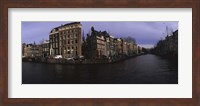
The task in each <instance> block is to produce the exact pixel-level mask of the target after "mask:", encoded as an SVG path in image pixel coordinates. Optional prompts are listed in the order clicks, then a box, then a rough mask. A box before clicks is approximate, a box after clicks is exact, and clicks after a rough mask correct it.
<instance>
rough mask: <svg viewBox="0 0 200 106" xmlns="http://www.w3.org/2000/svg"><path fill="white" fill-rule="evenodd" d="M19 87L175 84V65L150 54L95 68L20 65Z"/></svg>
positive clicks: (29, 63)
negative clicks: (30, 85)
mask: <svg viewBox="0 0 200 106" xmlns="http://www.w3.org/2000/svg"><path fill="white" fill-rule="evenodd" d="M22 84H178V63H177V62H174V61H171V60H168V59H165V58H162V57H159V56H156V55H152V54H147V55H141V56H137V57H133V58H131V59H127V60H124V61H120V62H117V63H112V64H96V65H63V64H44V63H31V62H22Z"/></svg>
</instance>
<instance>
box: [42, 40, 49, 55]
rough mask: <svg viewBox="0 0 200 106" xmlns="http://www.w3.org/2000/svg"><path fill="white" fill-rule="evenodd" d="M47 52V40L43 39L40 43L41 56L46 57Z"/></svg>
mask: <svg viewBox="0 0 200 106" xmlns="http://www.w3.org/2000/svg"><path fill="white" fill-rule="evenodd" d="M49 53H50V51H49V40H44V41H43V43H42V57H48V56H49Z"/></svg>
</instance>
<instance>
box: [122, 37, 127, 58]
mask: <svg viewBox="0 0 200 106" xmlns="http://www.w3.org/2000/svg"><path fill="white" fill-rule="evenodd" d="M122 53H123V54H124V55H128V43H127V42H126V41H125V40H123V39H122Z"/></svg>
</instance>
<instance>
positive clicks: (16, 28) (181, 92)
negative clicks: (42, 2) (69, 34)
mask: <svg viewBox="0 0 200 106" xmlns="http://www.w3.org/2000/svg"><path fill="white" fill-rule="evenodd" d="M8 12H9V13H8V17H9V19H8V20H9V21H8V25H9V27H8V32H9V33H8V38H9V41H8V42H9V43H8V45H9V51H8V53H9V55H8V56H9V57H8V58H9V59H8V62H9V63H8V78H9V79H8V85H9V86H8V91H9V92H8V97H9V98H192V9H191V8H182V9H178V8H176V9H175V8H173V9H169V8H168V9H165V8H162V9H158V8H156V9H153V8H151V9H149V8H148V9H145V8H143V9H133V8H123V9H122V8H120V9H119V8H115V9H114V8H112V9H111V8H106V9H105V8H104V9H99V8H95V9H94V8H92V9H88V8H87V9H85V8H84V9H83V8H76V9H70V8H65V9H64V8H60V9H53V8H51V9H50V8H46V9H40V8H39V9H36V8H34V9H33V8H9V10H8ZM123 20H125V21H179V84H171V85H170V84H157V85H155V84H150V85H148V84H123V85H121V84H119V85H118V84H100V85H98V84H94V85H90V84H82V85H81V84H74V85H71V84H64V85H60V84H57V85H53V84H47V85H42V84H40V85H39V84H38V85H37V84H36V85H31V84H30V85H21V81H22V79H21V78H22V74H21V69H22V67H21V49H20V48H21V21H123ZM186 54H187V55H186Z"/></svg>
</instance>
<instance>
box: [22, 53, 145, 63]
mask: <svg viewBox="0 0 200 106" xmlns="http://www.w3.org/2000/svg"><path fill="white" fill-rule="evenodd" d="M144 54H145V53H140V54H135V55H131V56H119V57H113V58H111V59H108V58H104V59H83V60H81V59H80V60H67V59H63V58H60V59H54V58H22V61H23V62H34V63H50V64H109V63H116V62H120V61H124V60H126V59H130V58H133V57H136V56H140V55H144Z"/></svg>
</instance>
